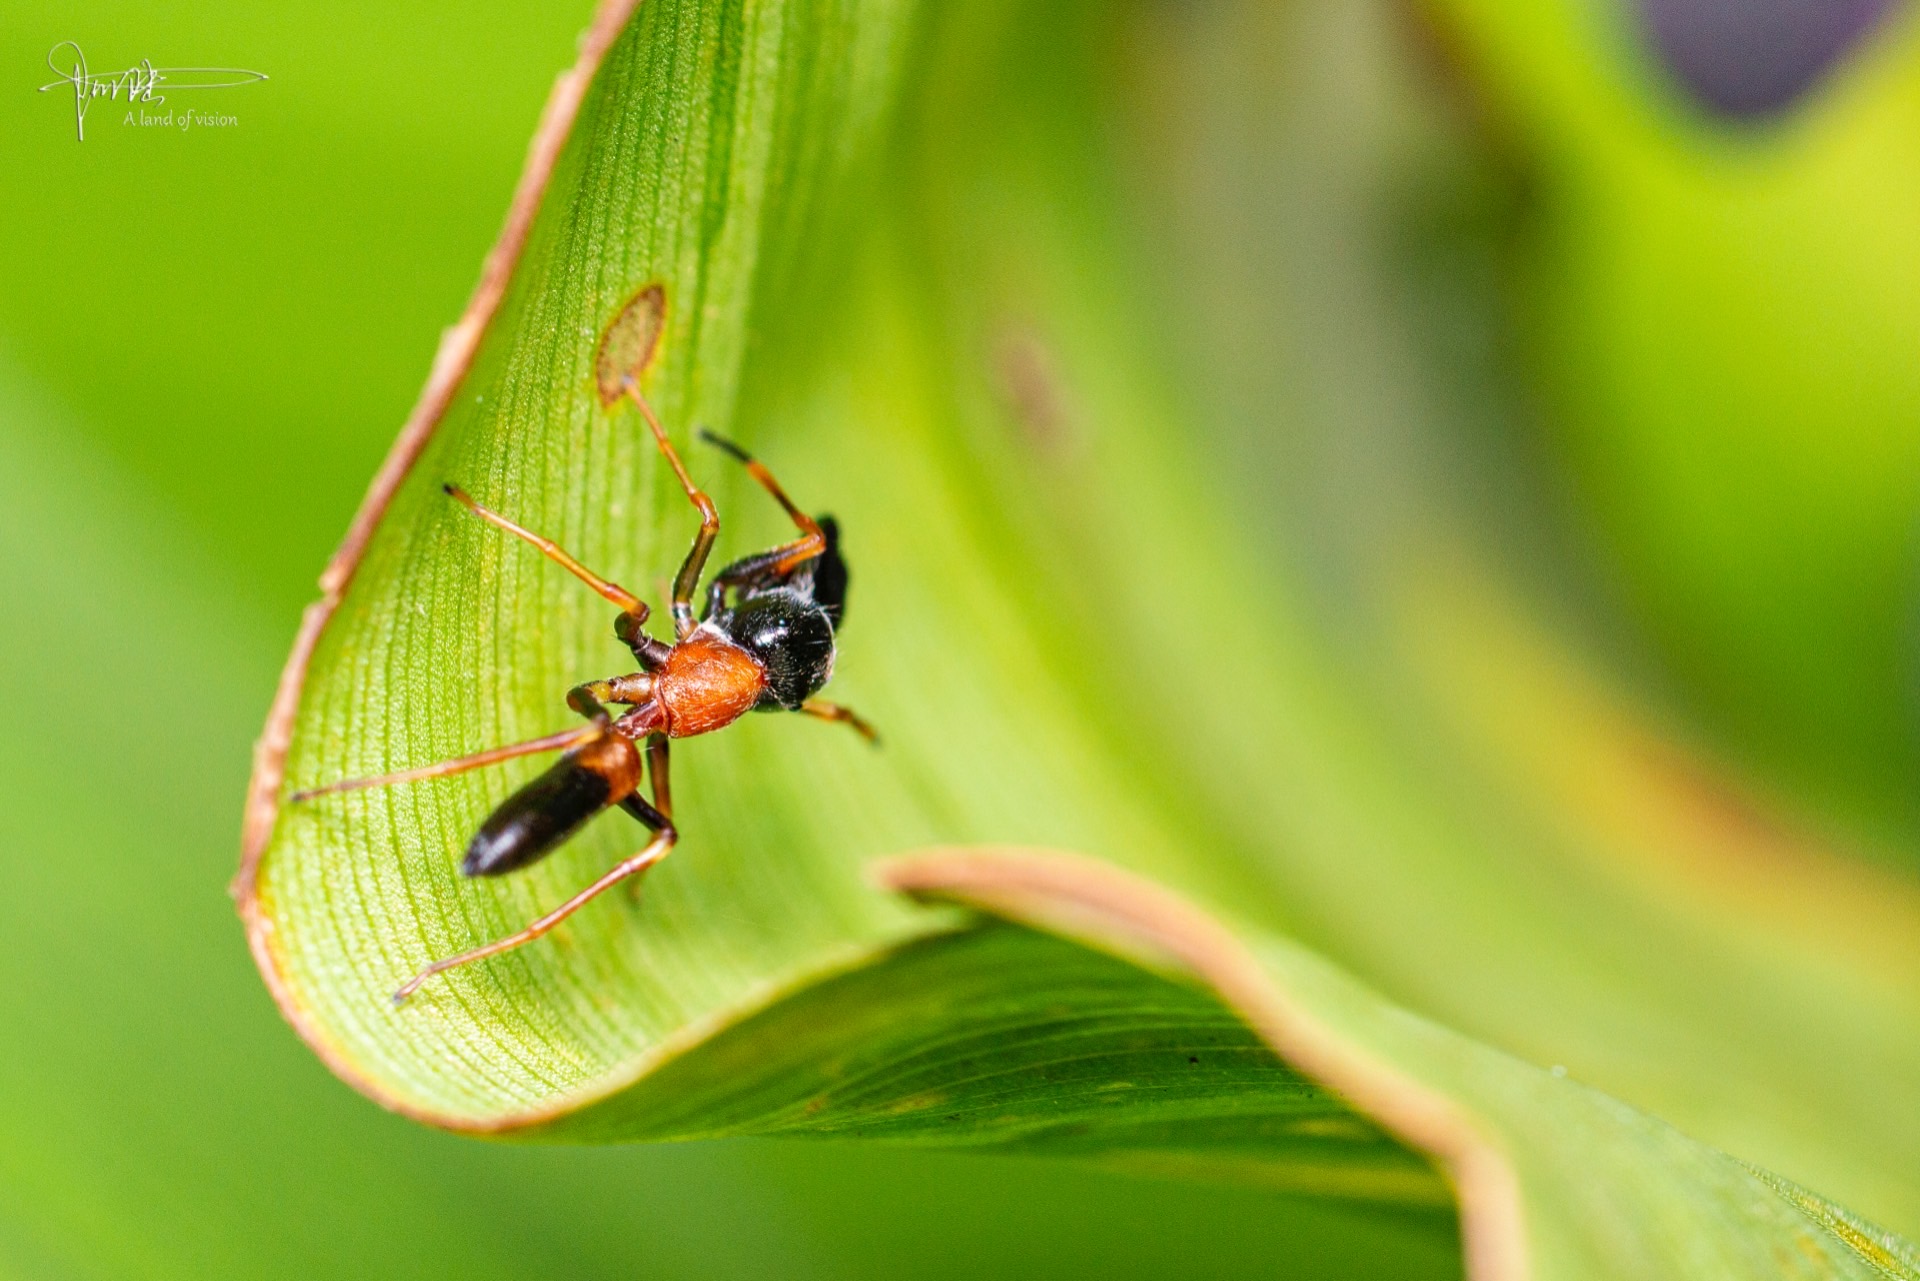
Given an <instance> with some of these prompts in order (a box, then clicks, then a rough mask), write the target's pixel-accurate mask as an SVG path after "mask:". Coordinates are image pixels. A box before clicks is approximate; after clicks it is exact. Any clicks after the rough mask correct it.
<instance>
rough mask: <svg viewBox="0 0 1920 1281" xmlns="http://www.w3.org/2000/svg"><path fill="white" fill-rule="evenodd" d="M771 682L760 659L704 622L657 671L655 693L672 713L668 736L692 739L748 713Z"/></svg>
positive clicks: (670, 714)
mask: <svg viewBox="0 0 1920 1281" xmlns="http://www.w3.org/2000/svg"><path fill="white" fill-rule="evenodd" d="M766 687H767V672H766V668H764V667H762V666H761V665H760V660H759V659H757V658H755V657H754V656H753V655H752V654H749V653H748V652H747V651H746V650H744V649H742V648H740V646H738V645H736V644H734V643H733V642H732V641H730V640H728V639H727V638H726V637H725V636H722V635H721V634H720V633H719V632H717V631H714V630H712V629H710V628H706V627H702V628H700V629H699V630H698V631H695V632H694V633H693V634H692V635H690V636H688V637H687V638H686V639H685V640H683V641H681V642H680V643H679V644H678V645H675V646H674V647H673V653H672V654H670V655H669V656H668V658H667V661H666V663H665V664H664V665H663V666H662V667H661V669H660V670H659V671H658V672H657V673H655V675H654V685H653V697H654V699H655V700H656V701H657V702H658V703H659V704H660V706H661V707H662V708H664V709H665V711H666V713H667V727H666V728H667V733H668V735H670V736H671V737H673V738H691V737H693V736H694V735H695V734H709V733H712V732H713V731H714V730H717V729H720V728H721V727H722V726H726V725H731V724H733V722H735V721H737V720H739V719H740V718H741V717H742V716H745V715H746V714H747V713H748V712H750V711H752V710H753V705H754V704H755V703H757V702H759V701H760V694H761V692H762V691H763V690H765V689H766Z"/></svg>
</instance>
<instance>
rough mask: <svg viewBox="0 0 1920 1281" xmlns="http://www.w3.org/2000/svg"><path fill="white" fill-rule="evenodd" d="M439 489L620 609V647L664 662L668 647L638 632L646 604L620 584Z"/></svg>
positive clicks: (463, 494)
mask: <svg viewBox="0 0 1920 1281" xmlns="http://www.w3.org/2000/svg"><path fill="white" fill-rule="evenodd" d="M440 488H442V489H443V490H445V491H446V493H447V496H448V497H449V498H451V499H453V501H455V502H456V503H459V504H460V505H461V506H462V507H464V508H466V509H467V510H468V511H470V512H472V513H473V514H474V515H476V516H478V517H479V518H480V519H481V520H484V521H486V522H487V523H488V524H489V525H492V526H493V527H494V528H496V529H501V530H505V531H506V532H507V533H509V534H512V535H513V536H514V537H515V538H518V539H520V540H521V541H522V542H525V543H528V544H530V545H531V546H532V547H534V548H535V549H536V550H538V551H539V553H540V554H541V555H542V556H545V557H546V558H547V559H548V560H550V561H552V562H554V563H555V564H556V565H559V566H560V567H561V568H562V569H564V570H566V571H567V572H568V573H569V574H572V575H573V576H574V577H575V578H577V579H579V580H580V581H581V582H583V583H585V584H586V585H587V586H589V587H591V588H593V590H594V591H596V592H598V593H600V595H602V596H604V597H606V599H608V600H610V601H612V602H613V603H614V604H615V605H617V606H619V608H620V617H619V618H617V619H615V620H614V624H613V632H614V635H616V636H618V637H619V638H620V640H621V642H622V643H623V644H625V645H627V646H628V647H629V648H631V649H632V650H633V653H634V657H636V658H638V659H639V660H640V661H641V662H642V663H643V664H645V665H646V666H648V667H657V666H659V665H660V663H662V662H664V661H665V659H666V649H667V647H666V646H664V645H662V644H661V643H660V642H659V641H656V640H654V639H653V638H652V637H650V636H648V635H647V634H646V633H645V632H643V631H642V630H641V628H642V627H644V626H645V625H646V621H647V616H648V615H649V614H650V613H651V612H652V611H651V610H649V609H648V608H647V603H646V602H645V601H643V600H641V599H640V598H639V597H638V596H635V595H634V594H633V593H632V592H630V591H628V590H627V589H626V588H624V587H622V586H620V584H618V583H616V582H613V581H612V580H611V579H606V578H602V577H600V575H598V574H596V573H594V572H593V571H592V570H590V569H588V568H587V567H586V566H585V565H582V564H581V563H580V562H579V561H577V560H575V559H574V558H573V557H572V556H570V555H568V554H567V552H566V550H565V549H564V548H562V547H561V546H560V544H558V543H556V542H554V541H553V540H552V539H551V538H545V537H542V536H541V535H539V534H536V533H534V532H533V531H532V530H530V529H528V528H526V527H525V526H524V525H520V524H517V523H515V522H514V521H511V520H508V519H507V518H506V517H505V516H502V515H501V514H500V513H499V512H496V511H493V510H492V509H490V508H487V507H483V506H481V505H480V504H479V503H477V502H475V501H474V499H473V496H472V495H471V494H469V493H467V491H466V490H464V489H462V488H460V486H458V485H452V484H448V485H442V486H441V487H440Z"/></svg>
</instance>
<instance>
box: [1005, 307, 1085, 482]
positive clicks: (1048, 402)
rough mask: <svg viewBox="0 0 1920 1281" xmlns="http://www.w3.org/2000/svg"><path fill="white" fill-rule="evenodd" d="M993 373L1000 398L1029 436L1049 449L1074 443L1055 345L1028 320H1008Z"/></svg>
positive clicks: (1070, 412) (1071, 417) (1059, 449)
mask: <svg viewBox="0 0 1920 1281" xmlns="http://www.w3.org/2000/svg"><path fill="white" fill-rule="evenodd" d="M993 373H994V382H995V384H996V387H997V389H998V391H999V393H1000V398H1001V400H1002V401H1003V402H1004V403H1005V404H1006V406H1007V408H1008V409H1009V410H1011V411H1012V413H1013V417H1014V419H1015V420H1016V421H1017V422H1018V423H1019V424H1020V425H1021V426H1022V427H1024V428H1025V429H1026V434H1027V439H1028V440H1029V441H1030V442H1032V443H1033V444H1034V445H1036V446H1037V447H1039V448H1041V449H1043V450H1046V451H1048V452H1064V451H1066V450H1068V449H1070V448H1071V447H1072V446H1073V445H1074V443H1075V440H1074V437H1075V432H1074V426H1075V423H1074V420H1075V414H1074V412H1073V407H1072V405H1071V403H1070V400H1069V397H1068V395H1067V389H1066V387H1065V386H1064V385H1063V384H1062V382H1061V379H1060V374H1059V369H1058V366H1057V364H1056V362H1055V360H1054V355H1053V351H1052V349H1051V348H1050V347H1048V345H1047V343H1046V341H1045V340H1044V339H1042V338H1041V336H1040V335H1039V334H1038V333H1037V332H1035V331H1034V330H1033V329H1032V328H1031V327H1029V326H1026V325H1021V324H1008V325H1006V326H1005V327H1004V328H1003V329H1002V330H1001V332H1000V334H999V337H998V340H997V341H996V342H995V343H994V351H993Z"/></svg>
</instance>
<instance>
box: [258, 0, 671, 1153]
mask: <svg viewBox="0 0 1920 1281" xmlns="http://www.w3.org/2000/svg"><path fill="white" fill-rule="evenodd" d="M640 3H641V0H602V3H601V5H600V7H599V9H598V10H596V11H595V13H594V16H593V21H592V23H591V25H589V26H588V28H587V30H586V33H585V35H583V36H582V38H581V41H580V53H579V56H578V57H577V58H576V60H575V61H574V64H573V66H572V67H571V68H570V69H569V70H567V71H564V72H562V73H561V74H560V76H559V78H558V79H556V80H555V81H554V84H553V90H552V92H550V93H549V94H548V95H547V103H546V106H545V107H544V108H543V109H542V110H541V113H540V123H539V126H538V127H537V128H536V129H535V130H534V134H533V141H532V142H531V143H530V144H529V145H528V147H527V163H526V167H525V168H523V169H522V170H521V172H520V181H519V183H518V184H517V185H516V186H515V187H514V191H513V200H512V202H511V203H510V204H509V205H508V207H507V221H506V225H505V226H504V227H503V228H502V229H501V231H500V238H499V240H497V241H495V242H494V246H493V248H492V249H491V250H489V251H488V253H487V258H486V262H485V263H484V264H483V265H482V267H481V269H480V283H479V285H478V286H476V287H475V289H474V291H473V297H472V298H471V299H469V300H468V302H467V308H466V310H465V311H464V312H462V313H461V314H460V319H459V320H458V321H457V322H455V324H454V326H453V327H452V328H451V329H449V330H447V331H446V333H445V334H443V335H442V336H441V339H440V347H439V350H438V351H436V352H435V353H434V357H433V368H432V369H431V371H430V372H429V373H428V375H427V385H426V387H425V388H423V389H422V390H421V393H420V399H419V401H418V402H416V403H415V405H414V407H413V412H412V413H411V414H409V415H408V416H407V421H406V425H405V426H403V427H402V428H401V429H400V435H399V436H398V437H397V438H396V439H395V440H394V442H393V447H392V448H391V449H389V450H388V451H387V456H386V459H385V460H384V461H383V462H382V463H381V464H380V470H379V471H378V472H377V473H375V474H374V478H373V483H372V484H370V485H369V486H368V487H367V494H366V497H365V498H363V499H361V500H360V509H359V511H357V512H355V513H354V517H353V523H352V524H351V525H349V526H348V527H347V536H346V538H345V539H344V540H342V542H341V544H340V547H339V550H337V551H335V552H334V554H333V558H332V559H331V560H329V561H328V562H327V567H326V569H325V571H323V572H322V573H321V575H320V599H319V600H316V601H315V602H313V604H311V605H309V606H307V608H306V610H305V611H304V612H303V613H302V614H301V616H300V630H299V632H298V634H296V636H295V637H294V642H293V652H292V653H290V654H289V655H287V664H286V666H285V667H284V668H282V669H281V671H280V683H279V685H278V687H277V688H276V689H275V690H274V694H273V704H272V706H271V707H270V708H269V710H268V712H267V723H266V727H265V728H264V729H262V730H261V732H260V738H259V740H258V741H257V742H255V744H254V747H253V776H252V778H251V779H249V780H248V783H247V799H246V809H245V811H244V813H243V815H242V818H241V825H240V870H239V871H238V872H237V873H235V875H234V878H233V882H232V884H231V885H230V886H229V887H228V892H229V893H230V894H232V896H233V899H234V905H235V906H236V908H237V909H238V910H239V913H240V919H241V921H242V922H243V923H244V924H245V926H246V931H247V945H248V947H249V948H250V949H251V950H252V952H253V959H254V964H255V965H257V966H258V967H259V969H260V976H261V977H262V978H263V979H265V980H266V984H267V990H268V991H269V992H270V993H271V994H272V996H273V1000H274V1003H275V1004H276V1005H278V1006H279V1007H280V1012H281V1014H282V1015H283V1016H285V1018H286V1020H287V1022H288V1023H290V1024H292V1025H293V1029H294V1031H296V1032H298V1033H299V1034H300V1038H301V1039H302V1040H303V1041H305V1042H306V1043H307V1044H308V1045H309V1046H310V1047H311V1048H312V1049H313V1052H314V1053H315V1054H318V1055H319V1056H320V1059H321V1061H322V1062H324V1063H325V1064H326V1065H327V1066H328V1067H329V1068H330V1069H332V1070H333V1072H334V1074H335V1075H336V1076H338V1077H340V1079H342V1080H343V1081H345V1082H347V1083H348V1084H349V1085H351V1086H353V1087H354V1088H355V1089H357V1090H359V1091H360V1092H361V1093H363V1094H365V1095H367V1096H368V1097H369V1098H371V1099H373V1100H374V1101H375V1102H377V1103H379V1104H380V1105H381V1106H383V1107H386V1108H389V1109H391V1110H392V1111H395V1112H399V1113H402V1114H403V1115H407V1116H411V1117H413V1118H414V1119H415V1120H420V1121H425V1122H427V1123H428V1124H434V1125H440V1126H445V1125H446V1124H447V1118H445V1117H438V1116H433V1115H428V1114H424V1113H422V1112H420V1111H419V1110H418V1109H415V1108H412V1107H409V1106H407V1105H406V1104H404V1103H402V1102H401V1101H400V1100H397V1099H394V1098H392V1097H390V1096H388V1095H387V1094H386V1093H385V1092H384V1091H383V1090H382V1089H381V1088H380V1086H379V1085H378V1083H377V1082H374V1081H373V1080H371V1079H370V1078H368V1077H367V1076H365V1075H364V1074H363V1073H361V1072H360V1071H359V1069H358V1067H357V1066H356V1065H355V1064H354V1063H353V1062H352V1060H351V1059H350V1058H349V1057H348V1055H347V1054H346V1053H345V1051H344V1050H343V1049H341V1047H339V1046H337V1045H335V1044H334V1043H333V1042H332V1041H330V1040H329V1039H328V1038H327V1036H326V1034H325V1032H324V1031H323V1030H322V1029H321V1028H320V1026H319V1025H318V1024H316V1023H315V1022H314V1021H313V1020H312V1019H311V1018H310V1017H308V1014H307V1011H306V1010H305V1008H304V1007H303V1006H302V1005H301V1004H300V1002H299V1000H298V999H297V998H296V996H295V995H294V993H293V991H292V990H291V988H290V987H289V985H288V984H287V981H286V977H285V975H284V973H283V972H282V970H281V967H280V963H279V958H278V957H277V955H276V954H275V950H274V925H273V922H272V920H270V919H269V918H268V917H267V916H266V915H265V914H264V913H263V912H262V911H261V908H260V900H259V894H258V889H259V872H260V859H261V857H262V856H263V855H264V854H265V853H266V849H267V844H268V842H269V841H270V840H271V839H272V838H273V827H274V821H275V819H276V818H277V817H278V815H279V812H280V787H281V784H282V783H283V782H284V781H285V776H286V764H287V749H288V747H289V746H290V745H291V743H292V741H293V722H294V715H295V713H296V712H297V711H298V710H299V707H300V695H301V691H302V690H303V689H304V688H305V685H306V679H307V665H308V663H309V662H311V661H312V659H313V651H314V647H315V645H317V644H318V643H319V640H320V634H321V633H322V632H323V631H325V630H326V626H327V622H328V620H330V619H331V618H332V617H333V613H334V611H335V610H336V609H338V608H339V607H340V601H341V599H342V597H343V596H344V595H345V594H346V590H347V585H348V584H349V583H351V582H352V581H353V575H354V571H355V570H356V569H358V568H359V566H360V559H361V557H362V556H364V555H365V554H366V550H367V544H368V543H369V542H370V541H372V538H373V531H374V529H375V527H377V526H378V525H379V523H380V518H381V517H382V516H384V515H385V514H386V511H387V506H388V504H389V503H391V502H392V501H393V496H394V494H395V493H396V492H398V490H399V488H400V485H401V482H403V481H404V480H405V479H406V477H407V473H408V472H409V471H410V470H411V469H412V467H413V464H414V461H415V460H416V459H418V458H419V457H420V452H421V451H422V450H423V449H425V448H426V446H427V442H428V441H429V440H431V439H432V438H433V433H434V429H435V428H437V427H438V426H439V425H440V419H441V418H442V417H443V416H444V415H445V414H446V412H447V407H448V406H449V405H451V404H452V403H453V397H454V393H455V392H456V391H458V390H459V387H460V384H461V382H462V381H463V380H464V379H465V378H466V376H467V372H468V370H469V369H471V368H472V367H473V358H474V355H475V353H476V352H478V351H479V348H480V340H481V338H482V337H483V336H484V335H485V334H486V331H487V327H488V325H490V324H491V323H492V321H493V317H494V314H495V313H496V312H497V311H498V310H499V309H500V301H501V299H502V298H504V297H505V296H506V292H507V282H508V281H509V280H511V279H512V277H513V272H514V269H515V267H517V266H518V265H519V262H520V254H521V252H522V251H523V250H524V249H525V248H526V244H527V234H528V232H529V231H531V230H532V227H533V220H534V217H535V215H536V214H538V213H539V211H540V202H541V199H542V198H543V197H544V196H545V195H546V191H547V183H548V181H549V180H550V179H551V178H552V177H553V168H554V165H555V164H556V163H557V162H558V161H559V159H560V152H561V150H562V149H563V148H564V147H565V146H566V142H567V137H568V135H569V134H571V133H572V131H573V122H574V120H575V118H576V117H577V116H578V115H579V114H580V104H581V102H582V101H583V100H584V99H585V97H586V92H587V86H588V85H590V84H592V83H593V77H594V75H595V74H596V73H597V72H598V71H599V69H600V63H601V61H602V60H603V59H604V58H605V57H606V55H607V51H608V50H609V49H611V48H612V47H613V43H614V41H615V40H616V39H618V38H619V36H620V33H621V31H622V30H624V29H625V27H626V25H627V22H628V20H629V19H630V18H632V16H633V13H634V10H636V9H637V8H639V6H640Z"/></svg>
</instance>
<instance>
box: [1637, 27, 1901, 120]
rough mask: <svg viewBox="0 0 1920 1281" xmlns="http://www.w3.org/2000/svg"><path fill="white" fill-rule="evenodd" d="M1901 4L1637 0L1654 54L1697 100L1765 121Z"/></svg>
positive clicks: (1719, 110) (1809, 86)
mask: <svg viewBox="0 0 1920 1281" xmlns="http://www.w3.org/2000/svg"><path fill="white" fill-rule="evenodd" d="M1897 3H1898V0H1639V4H1640V12H1641V16H1642V18H1643V20H1644V22H1645V24H1646V27H1647V30H1648V32H1649V34H1650V35H1651V36H1652V39H1653V44H1654V47H1655V49H1656V50H1657V51H1658V52H1659V54H1660V56H1661V57H1662V58H1663V59H1664V60H1665V61H1666V64H1667V66H1668V67H1669V68H1671V69H1672V71H1673V73H1674V74H1675V75H1676V76H1678V77H1679V78H1680V81H1681V83H1683V84H1684V85H1685V86H1686V87H1687V88H1688V89H1689V90H1691V91H1692V93H1693V96H1694V97H1695V98H1697V99H1699V100H1700V102H1701V103H1702V104H1703V105H1705V106H1707V107H1709V108H1711V109H1713V110H1714V111H1717V112H1720V113H1722V114H1724V115H1729V116H1742V117H1748V116H1764V115H1768V114H1770V113H1772V112H1775V111H1779V110H1780V109H1782V108H1783V107H1787V106H1789V105H1791V104H1792V103H1793V101H1794V100H1795V99H1796V98H1798V97H1799V96H1800V95H1801V94H1803V93H1805V92H1807V91H1808V90H1809V89H1811V88H1813V86H1814V85H1815V84H1817V83H1818V82H1819V80H1820V78H1821V77H1822V76H1823V75H1824V74H1825V73H1826V72H1827V71H1828V70H1829V69H1831V68H1832V67H1833V66H1834V65H1835V64H1836V63H1838V62H1839V61H1840V59H1841V58H1843V57H1845V56H1846V54H1847V53H1848V52H1849V51H1850V50H1851V49H1852V48H1853V47H1854V45H1856V44H1857V43H1859V41H1860V40H1861V38H1862V37H1863V36H1865V35H1866V34H1867V33H1868V32H1870V31H1871V30H1873V28H1874V27H1875V26H1877V25H1878V24H1879V23H1880V21H1881V20H1882V19H1883V18H1885V17H1886V16H1887V14H1888V13H1889V12H1890V11H1891V10H1892V9H1893V8H1894V7H1895V5H1896V4H1897Z"/></svg>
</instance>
